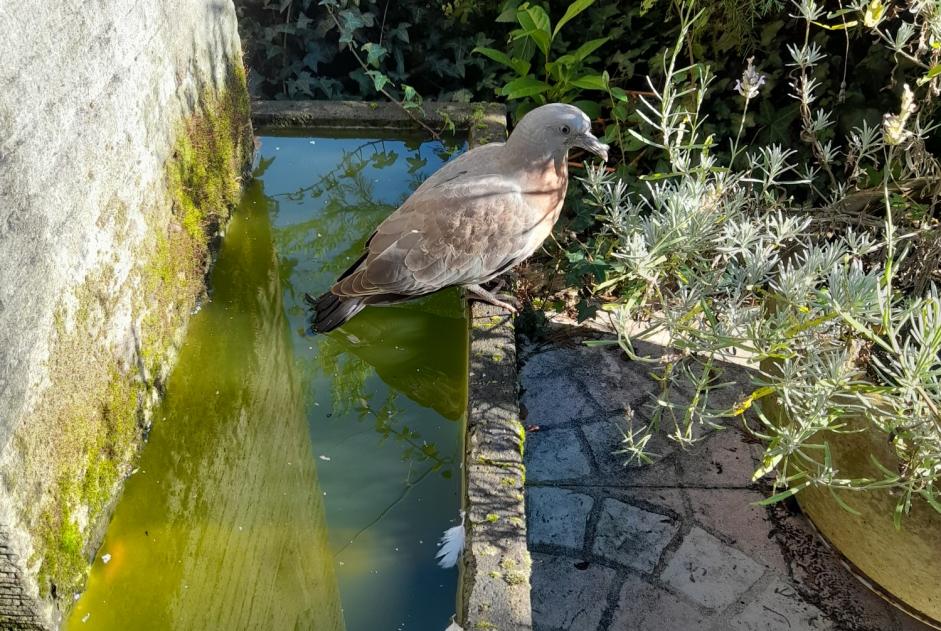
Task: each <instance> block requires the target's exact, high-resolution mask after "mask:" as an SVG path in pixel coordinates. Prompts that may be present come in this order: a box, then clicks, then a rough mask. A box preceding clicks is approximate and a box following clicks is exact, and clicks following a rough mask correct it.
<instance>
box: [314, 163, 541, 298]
mask: <svg viewBox="0 0 941 631" xmlns="http://www.w3.org/2000/svg"><path fill="white" fill-rule="evenodd" d="M450 175H451V176H453V177H451V178H450V179H448V178H439V180H438V181H437V182H432V183H431V185H430V186H429V185H428V184H429V183H428V182H426V183H425V185H423V187H422V188H421V189H419V191H416V193H415V194H414V195H412V197H410V198H409V199H408V200H407V201H406V202H405V204H403V205H402V207H401V208H399V209H398V210H397V211H395V212H394V213H393V214H392V215H390V216H389V218H388V219H386V220H385V221H384V222H382V224H380V226H379V228H378V229H377V230H376V232H375V234H373V236H372V237H370V240H369V242H368V245H367V248H368V252H367V254H366V256H365V258H364V259H362V261H361V262H359V264H358V265H357V266H356V267H355V268H354V269H351V270H350V271H349V272H348V273H347V274H346V275H344V277H342V278H341V279H340V280H339V281H337V283H336V284H335V285H334V286H333V288H332V289H331V291H332V292H333V293H334V294H336V295H337V296H341V297H370V298H372V300H369V301H370V302H381V301H384V300H390V299H396V298H406V297H410V296H420V295H423V294H427V293H431V292H434V291H437V290H439V289H442V288H444V287H448V286H450V285H460V284H470V283H476V282H480V281H482V280H485V279H487V278H491V277H493V276H494V275H495V274H496V273H498V272H500V271H502V270H503V269H506V268H508V267H510V266H512V263H514V262H515V261H516V260H517V259H518V253H519V251H520V249H521V247H522V243H523V241H525V238H526V236H525V231H524V230H523V223H524V221H525V217H527V216H528V215H530V214H531V212H532V211H531V209H530V208H529V207H528V206H527V202H526V196H525V195H524V194H523V193H522V191H521V190H520V186H519V184H518V183H516V182H513V181H511V180H509V179H507V178H505V177H504V176H502V175H494V174H487V175H473V174H470V173H466V172H465V173H461V172H460V170H454V171H453V172H452V173H451V174H450Z"/></svg>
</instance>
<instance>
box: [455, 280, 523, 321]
mask: <svg viewBox="0 0 941 631" xmlns="http://www.w3.org/2000/svg"><path fill="white" fill-rule="evenodd" d="M464 289H466V290H467V292H468V293H469V294H471V296H470V297H472V298H476V299H477V300H480V301H482V302H486V303H488V304H491V305H493V306H495V307H500V308H501V309H506V310H507V311H509V312H510V313H512V314H513V315H516V314H517V313H519V309H518V307H517V306H515V305H513V304H510V303H509V302H505V301H504V300H500V298H498V297H497V296H495V295H493V294H492V293H490V292H489V291H487V290H486V289H484V288H483V287H481V286H480V285H465V286H464ZM502 298H505V299H506V300H507V301H513V302H514V303H515V302H517V300H516V298H515V297H513V296H502Z"/></svg>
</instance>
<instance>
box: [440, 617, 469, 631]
mask: <svg viewBox="0 0 941 631" xmlns="http://www.w3.org/2000/svg"><path fill="white" fill-rule="evenodd" d="M444 631H464V627H462V626H461V625H459V624H458V623H456V622H454V619H453V618H452V619H451V624H449V625H448V628H447V629H445V630H444Z"/></svg>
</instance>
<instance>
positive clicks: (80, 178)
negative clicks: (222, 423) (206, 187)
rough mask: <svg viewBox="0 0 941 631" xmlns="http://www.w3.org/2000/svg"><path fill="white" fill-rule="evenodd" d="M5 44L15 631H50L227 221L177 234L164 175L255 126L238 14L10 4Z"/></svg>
mask: <svg viewBox="0 0 941 631" xmlns="http://www.w3.org/2000/svg"><path fill="white" fill-rule="evenodd" d="M0 33H2V34H3V35H2V37H0V628H3V629H11V628H49V627H52V626H55V625H56V624H58V620H59V618H60V615H61V611H60V610H64V609H65V608H66V607H67V606H68V604H69V603H71V602H72V593H71V592H72V591H73V590H74V589H76V586H80V584H81V581H82V578H83V575H84V571H85V568H84V567H83V564H82V563H78V562H77V561H76V559H77V558H79V557H87V555H88V554H89V553H90V552H93V550H94V547H95V545H96V543H97V542H96V537H97V536H99V535H100V528H101V522H102V521H103V520H104V519H105V518H106V516H107V512H108V510H107V506H108V504H109V503H110V501H111V499H112V498H113V496H114V495H115V493H116V492H117V490H118V489H119V488H120V481H121V479H122V478H123V476H124V475H125V474H126V473H127V467H128V462H129V461H130V460H131V459H132V458H133V455H134V453H135V450H136V448H137V445H138V444H139V442H140V434H141V428H142V426H143V425H145V424H146V420H145V416H144V415H143V413H142V410H143V409H144V408H146V407H147V405H146V404H147V402H148V401H149V400H152V399H153V398H154V397H155V396H156V393H157V391H158V390H159V381H160V380H159V376H160V374H161V373H164V372H165V371H166V368H167V364H168V362H169V361H170V360H171V359H172V355H173V354H172V352H169V351H168V349H169V348H170V347H172V344H173V340H174V339H176V340H179V335H180V331H181V329H182V326H183V325H184V324H185V320H186V315H187V314H188V313H189V312H190V311H191V309H192V307H193V305H194V301H195V300H196V299H197V297H198V295H199V293H200V287H198V286H197V285H200V286H201V284H202V278H203V276H202V272H203V271H205V270H204V267H205V259H206V256H205V253H206V249H205V244H204V243H202V244H201V243H189V242H187V241H186V239H190V241H193V240H195V241H199V240H200V239H203V240H205V239H206V238H208V237H205V234H209V233H210V232H211V225H210V224H211V223H212V222H209V221H207V220H206V217H209V216H212V217H220V216H224V213H223V212H222V211H221V210H219V209H210V210H208V211H207V212H205V213H203V214H198V213H197V214H196V215H195V217H196V220H198V223H197V229H196V230H195V231H194V229H193V227H192V225H189V228H188V230H189V233H190V236H189V237H181V236H179V235H185V234H186V226H187V223H186V221H185V220H184V219H183V218H182V216H181V212H182V211H181V208H180V200H179V199H178V197H179V191H174V190H173V188H174V186H177V187H179V186H180V182H179V181H174V178H173V177H169V176H168V163H169V162H170V161H172V159H173V158H174V155H173V154H174V148H177V150H179V147H180V146H181V145H180V137H181V136H185V135H186V134H187V133H190V134H192V133H193V130H194V129H195V130H196V131H197V132H198V131H199V130H200V129H203V131H205V128H206V126H207V124H206V123H205V120H210V121H214V122H213V123H212V125H210V127H212V126H213V125H215V126H216V127H219V125H220V124H222V123H224V124H225V125H226V130H228V129H229V127H228V126H231V127H232V129H233V130H235V131H233V133H232V137H233V138H236V137H238V138H239V143H241V139H243V138H244V136H245V133H244V132H245V131H247V129H248V128H247V122H245V121H242V120H236V121H233V120H231V119H232V116H233V114H232V111H231V108H227V107H224V106H222V105H220V104H223V103H227V102H234V101H233V100H232V99H229V100H228V101H227V100H226V99H227V98H228V97H227V96H226V95H229V96H231V93H232V92H233V90H234V91H244V82H243V81H241V80H240V78H241V77H243V75H242V74H241V51H240V44H239V40H238V34H237V30H236V20H235V12H234V8H233V6H232V2H231V0H160V1H157V2H154V1H153V0H63V1H61V2H54V3H36V2H32V1H30V0H4V1H3V2H2V3H0ZM239 96H240V95H239ZM194 117H195V118H194ZM207 117H208V119H207ZM194 120H195V121H196V122H195V123H194ZM200 121H203V122H202V123H200ZM219 121H222V123H220V122H219ZM217 145H218V143H217V142H215V141H208V142H201V141H200V140H199V139H196V141H193V142H191V143H190V145H189V147H191V148H193V147H195V151H196V152H197V153H199V152H201V151H213V150H215V149H217V148H218V147H217ZM244 150H245V147H244V146H242V145H241V144H240V146H239V151H237V152H236V153H237V156H236V157H235V161H238V162H240V161H241V159H242V157H244V155H245V153H244ZM230 161H231V160H230ZM196 220H193V221H196ZM192 223H193V222H192V221H190V224H192ZM204 232H205V234H203V233H204ZM204 237H205V238H204ZM187 243H188V244H187ZM180 244H184V245H185V246H186V247H185V248H183V250H179V247H181V246H180ZM96 533H98V534H97V535H96ZM11 577H12V580H8V579H11ZM57 581H58V583H57ZM66 591H68V593H64V592H66Z"/></svg>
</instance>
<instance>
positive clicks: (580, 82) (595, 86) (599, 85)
mask: <svg viewBox="0 0 941 631" xmlns="http://www.w3.org/2000/svg"><path fill="white" fill-rule="evenodd" d="M571 84H572V85H574V86H575V87H576V88H581V89H582V90H602V91H604V90H607V89H608V86H607V84H606V83H605V82H604V77H602V76H601V75H600V74H593V75H587V74H586V75H583V76H581V77H579V78H578V79H575V80H573V81H572V82H571Z"/></svg>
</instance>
